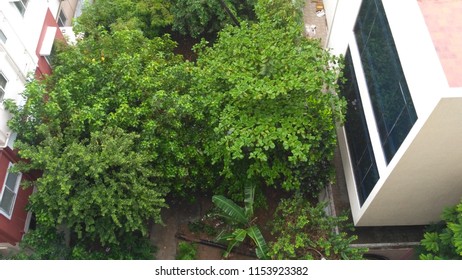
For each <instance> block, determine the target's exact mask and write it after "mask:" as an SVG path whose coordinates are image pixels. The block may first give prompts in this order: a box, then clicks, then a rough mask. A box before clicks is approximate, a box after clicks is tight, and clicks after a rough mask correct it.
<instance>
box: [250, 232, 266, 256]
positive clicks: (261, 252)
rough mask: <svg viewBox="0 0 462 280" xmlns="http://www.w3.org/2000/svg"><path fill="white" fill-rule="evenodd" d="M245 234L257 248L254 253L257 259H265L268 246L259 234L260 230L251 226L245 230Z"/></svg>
mask: <svg viewBox="0 0 462 280" xmlns="http://www.w3.org/2000/svg"><path fill="white" fill-rule="evenodd" d="M247 234H248V235H249V236H250V238H252V240H253V242H255V245H256V246H257V248H256V249H255V252H256V254H257V257H258V258H259V259H266V258H267V253H268V245H267V244H266V241H265V238H264V237H263V235H262V234H261V231H260V229H259V228H258V227H257V226H251V227H249V228H248V229H247Z"/></svg>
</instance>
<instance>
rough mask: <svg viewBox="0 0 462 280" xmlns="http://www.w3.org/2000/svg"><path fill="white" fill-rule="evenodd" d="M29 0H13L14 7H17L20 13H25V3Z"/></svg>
mask: <svg viewBox="0 0 462 280" xmlns="http://www.w3.org/2000/svg"><path fill="white" fill-rule="evenodd" d="M28 2H29V0H18V1H14V5H15V6H16V8H18V11H19V12H20V13H21V15H24V14H25V13H26V8H27V3H28Z"/></svg>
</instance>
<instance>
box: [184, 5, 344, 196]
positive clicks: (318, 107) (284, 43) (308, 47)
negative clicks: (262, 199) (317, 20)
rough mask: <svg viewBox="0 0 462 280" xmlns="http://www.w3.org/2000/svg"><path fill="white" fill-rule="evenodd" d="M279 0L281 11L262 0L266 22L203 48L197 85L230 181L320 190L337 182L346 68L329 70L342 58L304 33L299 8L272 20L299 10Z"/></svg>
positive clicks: (211, 151) (211, 148)
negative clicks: (333, 178)
mask: <svg viewBox="0 0 462 280" xmlns="http://www.w3.org/2000/svg"><path fill="white" fill-rule="evenodd" d="M275 2H277V1H275ZM279 2H281V3H280V4H281V5H282V6H279V8H280V9H277V7H273V6H270V7H269V8H268V7H266V6H264V5H266V1H260V2H259V4H258V5H257V7H258V9H257V11H258V12H259V13H258V14H257V16H258V17H259V19H260V21H259V22H258V23H255V24H250V23H242V24H241V27H240V28H238V27H232V26H228V27H226V28H225V29H224V30H223V31H221V32H220V33H219V37H218V40H217V41H216V42H215V43H214V45H213V46H212V47H206V46H205V43H204V42H203V43H202V45H200V46H198V47H197V49H198V50H199V58H198V60H197V73H195V74H194V75H193V78H194V79H195V80H194V83H193V89H194V90H195V91H196V95H197V96H198V99H199V100H200V101H201V102H202V103H203V105H202V106H203V110H202V112H203V115H204V119H205V120H206V121H207V123H208V127H210V135H209V136H208V137H209V138H208V139H209V140H208V143H207V144H208V145H207V147H206V152H207V154H208V155H209V156H210V157H211V159H212V161H213V163H214V164H216V165H219V166H222V170H221V171H222V174H223V175H224V176H225V177H226V178H227V179H229V181H228V184H226V183H224V184H223V185H224V186H228V187H229V188H233V187H239V188H241V186H245V185H247V184H256V185H261V184H262V183H263V184H266V185H268V186H282V187H283V188H284V189H286V190H294V189H299V188H300V187H301V186H303V188H304V189H305V190H307V191H309V192H312V193H316V192H317V191H318V190H319V189H320V188H321V187H323V186H324V185H325V183H326V182H327V181H329V179H330V175H331V168H332V166H331V163H330V161H331V159H332V156H333V151H334V148H335V145H336V134H335V121H336V120H339V119H341V108H342V106H343V105H342V102H341V100H340V99H339V98H338V97H337V95H335V94H333V91H334V90H336V88H337V83H336V80H337V79H338V72H337V70H338V69H336V68H335V67H329V65H337V63H338V60H337V58H336V57H333V56H331V55H330V54H329V53H328V52H327V51H326V50H324V49H323V48H322V47H321V46H320V45H319V42H318V41H315V40H308V39H305V38H304V37H303V35H302V33H301V30H302V29H301V28H302V27H301V25H300V21H297V20H295V19H296V18H297V16H298V15H299V14H298V13H297V12H294V13H293V14H292V15H293V19H294V20H293V21H290V22H284V21H278V20H277V18H276V19H274V18H272V17H268V16H267V13H268V14H271V13H273V10H274V9H275V10H277V11H280V10H284V9H287V10H291V11H293V7H292V9H290V7H291V6H290V2H287V1H279ZM287 5H289V6H290V7H287ZM265 7H266V8H265ZM237 191H238V192H239V190H237Z"/></svg>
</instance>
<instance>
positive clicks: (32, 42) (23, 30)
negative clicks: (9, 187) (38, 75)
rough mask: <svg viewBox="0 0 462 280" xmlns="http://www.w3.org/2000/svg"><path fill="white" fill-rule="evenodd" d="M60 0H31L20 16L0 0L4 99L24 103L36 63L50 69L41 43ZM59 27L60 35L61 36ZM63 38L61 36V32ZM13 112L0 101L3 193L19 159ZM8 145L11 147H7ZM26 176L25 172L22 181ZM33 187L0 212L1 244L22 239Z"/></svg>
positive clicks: (0, 152)
mask: <svg viewBox="0 0 462 280" xmlns="http://www.w3.org/2000/svg"><path fill="white" fill-rule="evenodd" d="M59 4H60V1H59V0H33V1H28V5H27V9H26V10H25V13H24V14H23V15H21V13H20V12H19V11H18V9H17V8H16V6H15V5H14V3H12V2H10V1H0V29H1V30H2V32H3V33H4V34H5V36H6V37H7V40H6V43H2V42H0V72H1V73H2V74H3V75H4V76H5V77H6V78H7V80H8V83H7V87H6V93H5V98H8V99H13V100H15V101H16V103H17V104H23V103H24V102H25V100H24V99H23V98H22V97H21V95H20V94H21V92H22V91H23V90H24V87H25V84H26V82H27V80H28V79H29V78H30V77H31V75H32V74H34V71H35V70H36V68H37V66H38V69H39V70H40V71H41V72H47V73H49V72H50V69H49V66H48V64H46V65H45V64H44V63H43V62H44V59H43V57H41V56H40V55H39V54H38V50H39V48H40V46H39V44H40V43H41V42H42V41H43V32H42V31H43V30H44V28H45V27H46V26H49V25H52V26H56V20H55V16H56V14H57V12H58V7H59ZM58 33H59V29H58V31H57V35H58V36H59V34H58ZM61 37H62V35H61ZM9 118H10V114H9V113H8V112H7V111H5V110H4V107H3V104H0V182H1V183H0V193H1V192H2V190H3V187H4V186H3V182H4V181H5V177H6V174H7V172H8V167H9V164H10V163H14V162H16V161H17V158H16V157H15V152H13V150H11V149H10V148H12V145H13V144H12V143H13V141H11V140H12V139H14V135H15V134H12V133H11V131H10V129H9V128H8V127H7V121H8V120H9ZM7 144H8V146H7ZM26 177H27V175H25V174H23V176H22V180H23V181H24V179H25V178H26ZM31 193H32V189H27V190H24V189H22V188H21V187H20V188H19V189H18V192H17V195H16V199H15V202H14V208H13V212H12V215H11V217H6V216H5V215H3V214H1V213H0V243H2V242H8V243H11V244H15V243H16V242H18V241H20V240H21V238H22V236H23V234H24V231H25V230H26V229H27V227H28V212H27V211H26V205H27V201H28V198H29V196H30V194H31Z"/></svg>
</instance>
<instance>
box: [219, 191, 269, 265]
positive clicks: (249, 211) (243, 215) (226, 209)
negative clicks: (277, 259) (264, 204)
mask: <svg viewBox="0 0 462 280" xmlns="http://www.w3.org/2000/svg"><path fill="white" fill-rule="evenodd" d="M254 200H255V187H254V186H252V185H246V187H245V199H244V207H241V206H239V205H237V204H236V203H234V202H233V201H232V200H230V199H228V198H226V197H224V196H222V195H214V196H213V197H212V202H213V203H214V204H215V206H216V207H217V208H218V210H219V212H218V215H219V216H220V217H222V218H223V219H224V220H225V221H226V223H227V226H228V227H227V229H225V230H223V231H222V232H221V233H220V234H219V235H218V237H217V240H219V241H226V242H227V243H228V248H227V250H226V252H225V254H224V257H225V258H226V257H227V256H228V255H229V253H230V252H231V250H233V248H234V247H235V246H237V245H238V244H240V243H242V242H243V241H244V240H245V238H246V237H247V236H248V237H250V238H251V239H252V241H253V242H254V243H255V245H256V248H255V252H256V254H257V257H258V258H259V259H266V255H267V252H268V246H267V245H266V241H265V238H264V237H263V235H262V234H261V231H260V229H259V228H258V226H257V225H255V221H256V218H255V217H254V213H253V210H254Z"/></svg>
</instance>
